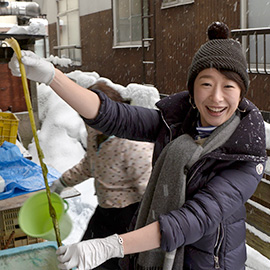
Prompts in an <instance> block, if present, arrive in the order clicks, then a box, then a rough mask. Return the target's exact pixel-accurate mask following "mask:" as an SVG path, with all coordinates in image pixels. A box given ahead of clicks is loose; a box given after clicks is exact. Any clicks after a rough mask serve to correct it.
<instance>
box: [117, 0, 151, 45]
mask: <svg viewBox="0 0 270 270" xmlns="http://www.w3.org/2000/svg"><path fill="white" fill-rule="evenodd" d="M144 2H145V5H146V3H147V1H144ZM144 10H145V12H147V9H145V8H144ZM141 12H142V7H141V0H114V1H113V22H114V44H113V45H114V47H134V46H135V47H138V46H141V44H142V41H141V40H142V18H141ZM144 27H145V28H144V29H145V30H147V28H148V26H147V23H145V25H144ZM146 32H147V31H145V33H146ZM147 33H148V32H147Z"/></svg>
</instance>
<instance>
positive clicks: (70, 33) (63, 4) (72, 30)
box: [54, 0, 81, 65]
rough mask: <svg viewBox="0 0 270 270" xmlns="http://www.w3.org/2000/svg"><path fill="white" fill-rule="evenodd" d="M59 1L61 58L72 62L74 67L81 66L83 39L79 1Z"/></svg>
mask: <svg viewBox="0 0 270 270" xmlns="http://www.w3.org/2000/svg"><path fill="white" fill-rule="evenodd" d="M56 1H57V9H58V10H57V22H58V26H57V44H58V46H55V47H54V49H56V50H58V56H59V57H66V58H69V59H71V60H72V62H73V65H80V64H81V45H80V44H81V41H80V39H81V37H80V17H79V1H78V0H56Z"/></svg>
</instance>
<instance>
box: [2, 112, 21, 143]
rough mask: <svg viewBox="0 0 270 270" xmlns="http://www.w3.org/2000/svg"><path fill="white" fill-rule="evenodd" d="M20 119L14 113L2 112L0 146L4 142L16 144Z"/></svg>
mask: <svg viewBox="0 0 270 270" xmlns="http://www.w3.org/2000/svg"><path fill="white" fill-rule="evenodd" d="M18 125H19V119H18V118H17V116H16V115H15V114H13V113H5V112H0V145H2V144H3V142H4V141H7V142H11V143H14V144H16V139H17V133H18Z"/></svg>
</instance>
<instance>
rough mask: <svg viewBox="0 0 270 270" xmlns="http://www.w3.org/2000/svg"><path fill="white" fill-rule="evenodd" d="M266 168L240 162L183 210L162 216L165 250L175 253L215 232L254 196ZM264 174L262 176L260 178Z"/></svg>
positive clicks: (222, 172)
mask: <svg viewBox="0 0 270 270" xmlns="http://www.w3.org/2000/svg"><path fill="white" fill-rule="evenodd" d="M262 165H263V167H261V168H264V165H265V164H258V163H256V162H243V161H241V162H240V161H238V162H234V163H232V164H231V165H230V166H229V167H226V168H223V169H222V170H219V171H218V172H217V173H216V174H215V176H214V177H212V178H211V180H210V181H209V182H208V183H207V184H206V185H205V186H204V187H203V188H202V189H199V190H198V192H197V193H196V194H195V195H194V196H193V197H192V198H191V199H189V200H187V201H186V203H185V204H184V205H183V207H181V208H180V209H179V210H175V211H171V212H170V213H168V214H166V215H162V216H160V219H159V222H160V228H161V235H162V238H161V248H162V249H163V250H165V251H171V250H174V249H175V248H177V247H179V246H183V245H189V244H192V243H195V242H196V241H198V240H199V239H201V238H202V237H203V236H204V235H207V234H210V233H212V232H214V231H215V230H216V229H217V227H218V225H219V224H220V223H221V222H224V220H226V219H228V218H229V217H230V216H233V214H234V213H235V212H236V211H237V210H238V209H239V208H241V207H243V205H244V203H245V202H246V201H247V200H248V199H249V198H250V197H251V196H252V194H253V193H254V192H255V190H256V187H257V185H258V183H259V181H260V180H261V178H262V173H263V171H259V172H258V166H262ZM259 173H260V174H259Z"/></svg>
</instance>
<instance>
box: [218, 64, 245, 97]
mask: <svg viewBox="0 0 270 270" xmlns="http://www.w3.org/2000/svg"><path fill="white" fill-rule="evenodd" d="M219 72H220V73H221V74H223V75H224V76H225V77H226V78H228V79H229V80H232V81H234V82H236V83H237V84H238V86H239V87H240V89H241V94H240V99H242V98H243V97H244V96H245V93H246V87H245V84H244V82H243V80H242V79H241V77H240V75H239V74H238V73H236V72H233V71H231V70H225V69H223V70H219Z"/></svg>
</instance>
